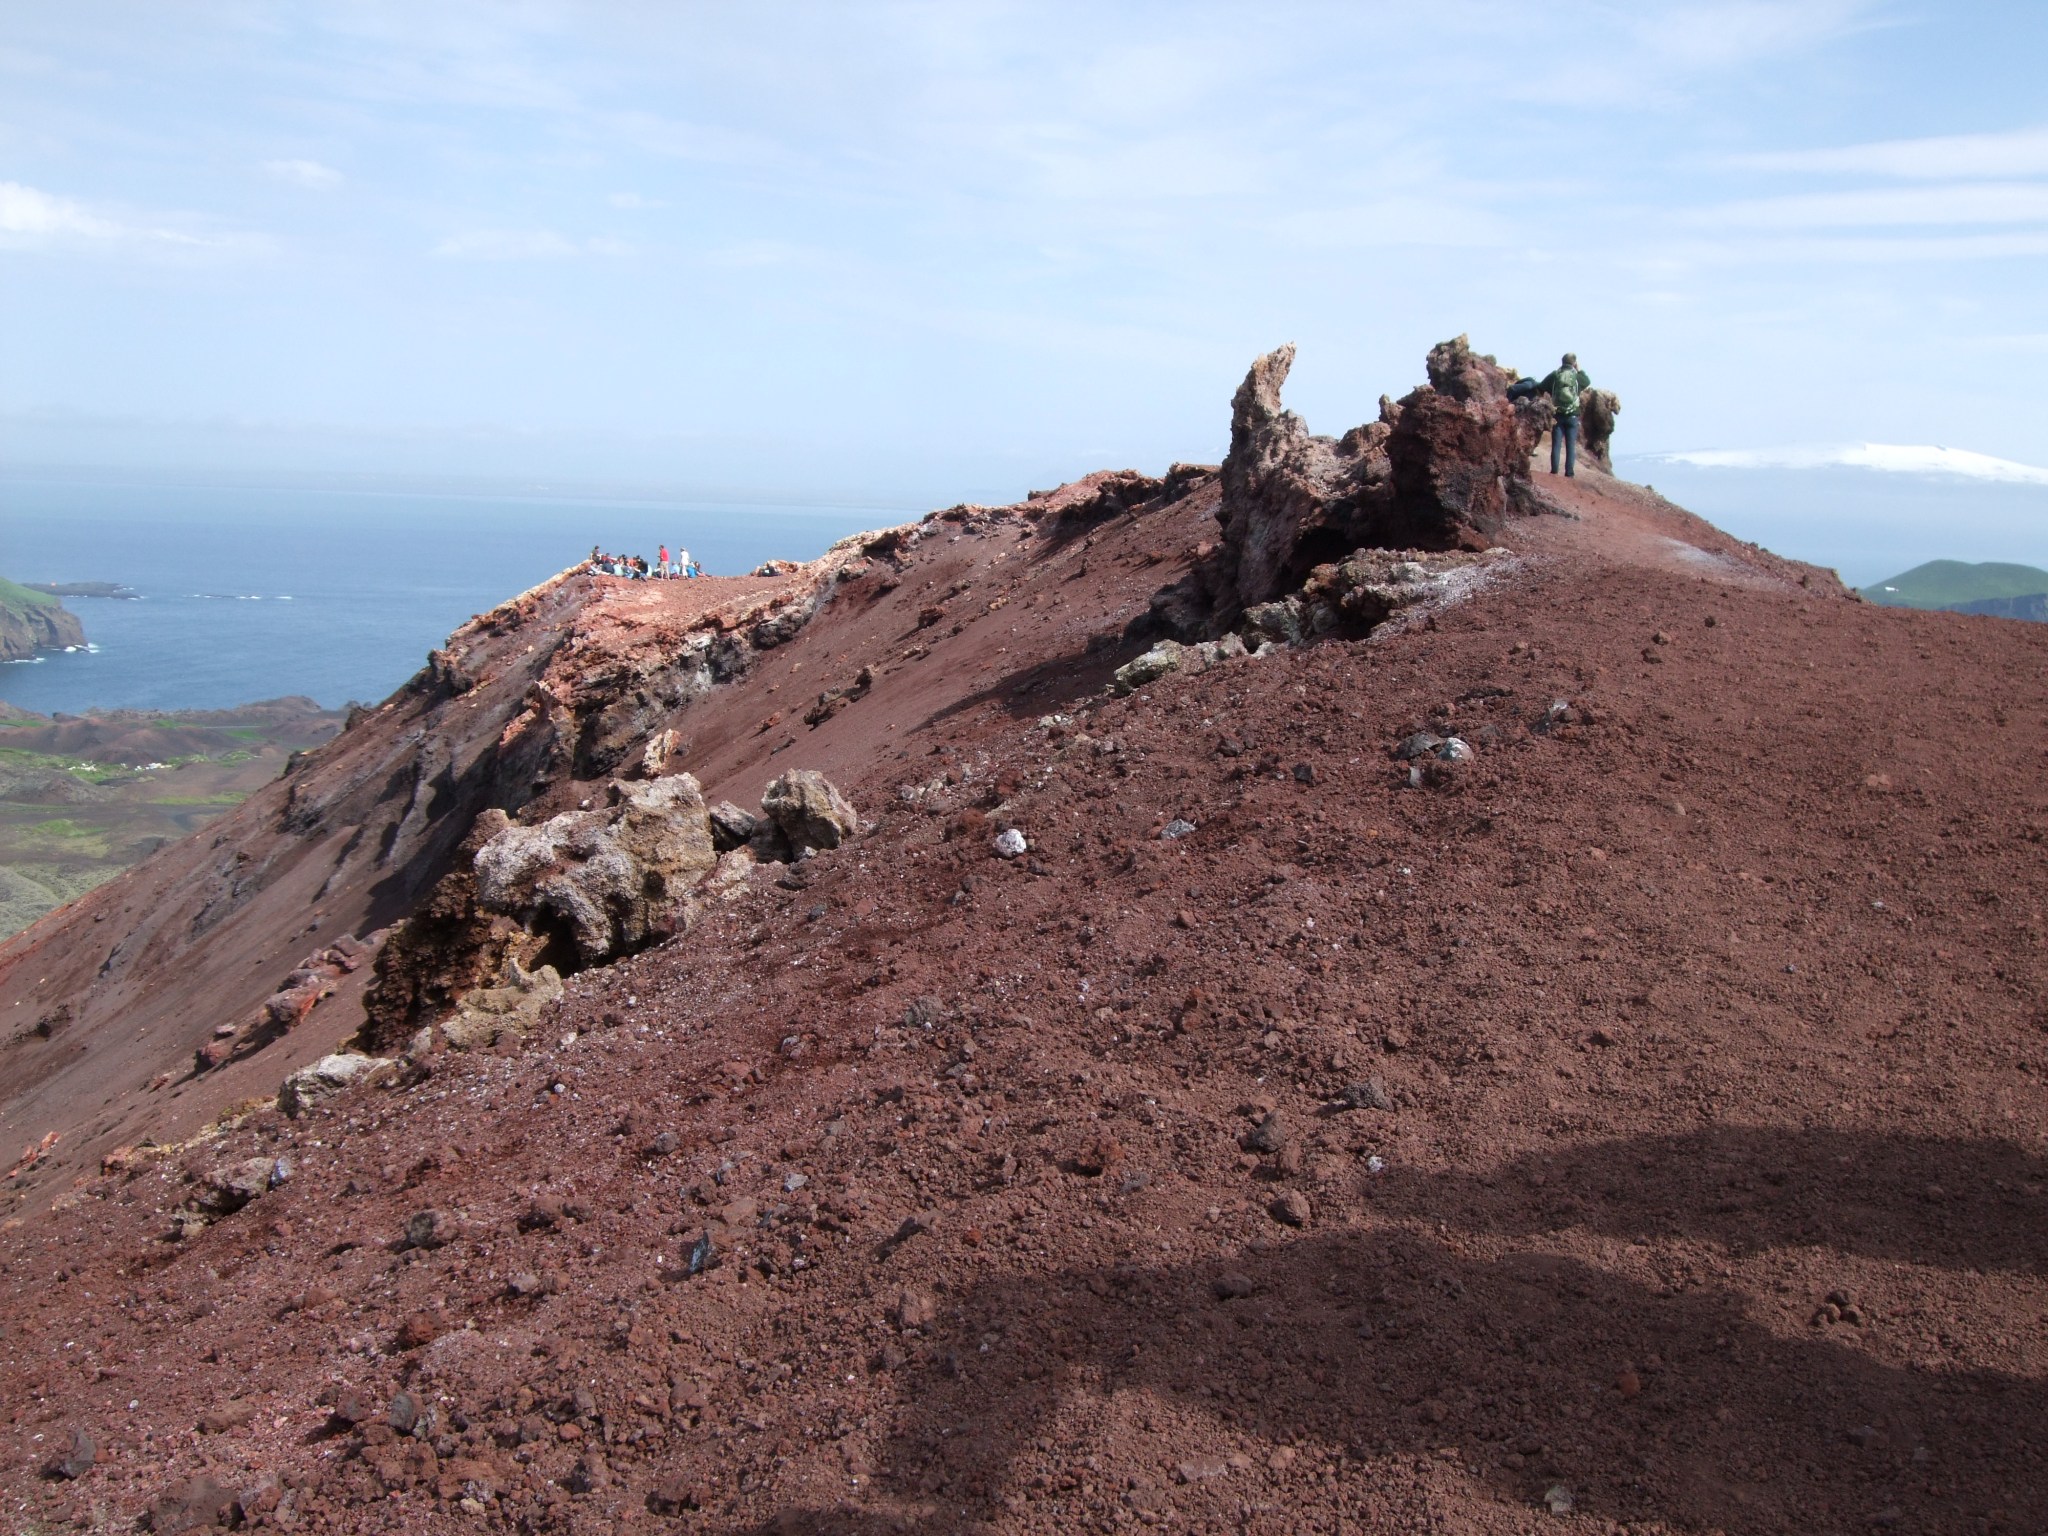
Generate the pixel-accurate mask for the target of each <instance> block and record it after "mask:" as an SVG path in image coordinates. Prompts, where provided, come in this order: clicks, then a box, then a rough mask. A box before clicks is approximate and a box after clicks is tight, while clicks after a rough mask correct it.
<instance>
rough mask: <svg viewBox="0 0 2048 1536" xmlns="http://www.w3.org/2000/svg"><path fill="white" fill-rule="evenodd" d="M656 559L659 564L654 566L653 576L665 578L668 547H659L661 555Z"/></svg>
mask: <svg viewBox="0 0 2048 1536" xmlns="http://www.w3.org/2000/svg"><path fill="white" fill-rule="evenodd" d="M656 558H657V560H658V561H659V562H660V563H659V564H658V565H656V567H655V570H654V574H655V575H657V576H666V575H667V574H668V546H667V545H666V544H664V545H662V546H661V553H660V554H659V555H658V556H657V557H656Z"/></svg>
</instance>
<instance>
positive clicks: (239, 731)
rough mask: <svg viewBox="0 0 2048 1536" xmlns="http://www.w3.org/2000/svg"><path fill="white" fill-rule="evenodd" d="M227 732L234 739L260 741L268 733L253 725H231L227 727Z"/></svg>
mask: <svg viewBox="0 0 2048 1536" xmlns="http://www.w3.org/2000/svg"><path fill="white" fill-rule="evenodd" d="M227 734H228V735H230V736H232V737H233V738H234V739H235V740H236V741H262V740H263V739H264V738H265V737H266V736H268V735H269V734H270V733H269V732H268V731H261V730H258V729H257V728H256V727H255V726H253V725H231V726H229V727H228V729H227Z"/></svg>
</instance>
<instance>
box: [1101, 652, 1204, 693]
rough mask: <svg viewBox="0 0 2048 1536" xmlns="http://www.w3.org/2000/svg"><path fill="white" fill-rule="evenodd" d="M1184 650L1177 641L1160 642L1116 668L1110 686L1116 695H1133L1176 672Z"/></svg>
mask: <svg viewBox="0 0 2048 1536" xmlns="http://www.w3.org/2000/svg"><path fill="white" fill-rule="evenodd" d="M1186 649H1187V648H1186V647H1185V646H1183V645H1182V644H1181V643H1180V642H1179V641H1178V640H1162V641H1160V642H1159V643H1158V644H1157V645H1155V646H1153V647H1152V649H1151V650H1149V651H1147V652H1145V654H1144V655H1142V656H1140V657H1138V658H1137V659H1136V660H1135V661H1127V662H1125V663H1124V664H1123V665H1122V666H1120V667H1118V668H1117V669H1116V677H1115V680H1114V681H1113V682H1112V683H1111V684H1110V686H1111V687H1112V688H1113V689H1114V690H1115V691H1116V692H1117V693H1118V694H1127V693H1135V692H1136V691H1137V690H1138V689H1140V688H1142V687H1144V686H1145V685H1146V684H1147V683H1151V682H1157V681H1158V680H1159V679H1160V678H1162V677H1164V676H1166V674H1167V673H1169V672H1174V671H1178V670H1179V668H1180V664H1181V659H1182V657H1183V656H1184V655H1185V654H1186Z"/></svg>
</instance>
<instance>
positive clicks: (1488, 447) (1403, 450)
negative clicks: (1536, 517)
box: [1359, 336, 1538, 549]
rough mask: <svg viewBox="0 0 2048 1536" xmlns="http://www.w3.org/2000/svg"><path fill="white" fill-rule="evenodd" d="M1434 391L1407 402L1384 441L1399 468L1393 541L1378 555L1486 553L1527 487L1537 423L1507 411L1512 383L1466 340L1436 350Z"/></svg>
mask: <svg viewBox="0 0 2048 1536" xmlns="http://www.w3.org/2000/svg"><path fill="white" fill-rule="evenodd" d="M1426 366H1427V368H1428V370H1429V383H1428V384H1426V385H1424V386H1423V387H1422V388H1420V389H1417V390H1414V391H1412V392H1411V393H1409V394H1407V395H1404V396H1402V397H1401V400H1400V402H1399V404H1398V406H1397V408H1396V412H1395V415H1394V420H1393V423H1392V428H1393V430H1392V432H1391V434H1390V435H1389V437H1388V440H1387V456H1388V458H1389V459H1390V460H1391V461H1392V464H1393V482H1394V509H1393V515H1392V517H1391V518H1390V519H1389V522H1390V524H1391V526H1390V527H1389V529H1388V532H1389V533H1390V534H1391V535H1392V536H1391V537H1386V538H1380V539H1370V540H1365V539H1362V540H1360V541H1359V543H1360V544H1361V545H1365V544H1371V545H1376V546H1378V547H1381V548H1399V547H1411V548H1418V549H1484V548H1486V547H1487V546H1488V545H1489V544H1491V543H1492V542H1493V535H1494V534H1495V533H1497V532H1499V530H1500V525H1501V523H1502V521H1503V520H1504V519H1505V518H1506V517H1507V515H1508V510H1509V497H1510V494H1511V493H1510V487H1511V486H1512V485H1514V484H1515V483H1517V482H1526V481H1527V480H1528V478H1529V452H1530V450H1531V449H1532V448H1534V447H1535V446H1536V438H1537V435H1538V434H1537V431H1536V428H1535V426H1534V423H1533V420H1532V418H1531V417H1530V416H1529V415H1528V414H1527V413H1524V412H1522V411H1519V410H1517V409H1516V407H1515V406H1513V405H1511V404H1509V402H1508V386H1509V385H1511V384H1512V383H1514V378H1513V376H1512V375H1510V374H1509V373H1508V372H1507V371H1506V370H1505V369H1503V368H1502V367H1500V365H1499V364H1497V363H1496V362H1495V361H1494V360H1493V359H1492V358H1491V357H1488V356H1484V355H1482V354H1479V353H1475V352H1474V351H1473V350H1472V347H1471V344H1470V343H1469V342H1468V341H1467V340H1466V338H1464V337H1463V336H1459V337H1456V338H1454V339H1453V340H1451V341H1445V342H1439V343H1438V344H1437V345H1436V346H1434V347H1432V348H1430V350H1429V356H1428V358H1427V360H1426Z"/></svg>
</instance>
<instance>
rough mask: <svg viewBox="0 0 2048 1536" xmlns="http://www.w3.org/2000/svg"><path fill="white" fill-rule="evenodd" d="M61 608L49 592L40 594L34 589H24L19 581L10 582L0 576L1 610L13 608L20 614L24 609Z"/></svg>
mask: <svg viewBox="0 0 2048 1536" xmlns="http://www.w3.org/2000/svg"><path fill="white" fill-rule="evenodd" d="M58 606H60V605H59V604H58V602H57V599H56V598H54V597H52V596H50V594H49V593H47V592H38V591H36V590H35V589H34V588H33V587H24V586H23V585H22V584H21V583H20V582H18V581H9V580H8V579H7V578H6V577H5V576H0V608H12V609H14V610H15V611H16V612H20V611H21V610H22V609H24V608H55V607H58Z"/></svg>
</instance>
